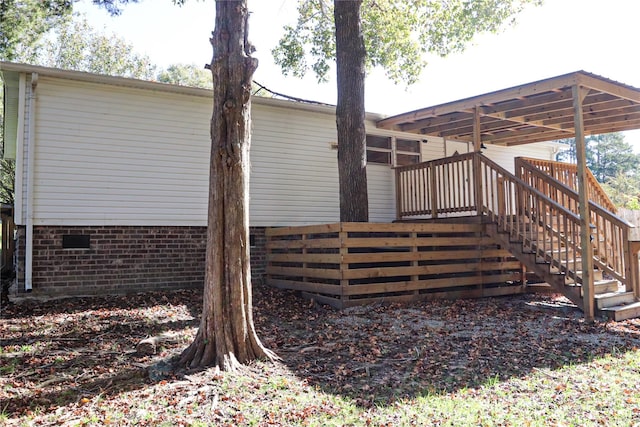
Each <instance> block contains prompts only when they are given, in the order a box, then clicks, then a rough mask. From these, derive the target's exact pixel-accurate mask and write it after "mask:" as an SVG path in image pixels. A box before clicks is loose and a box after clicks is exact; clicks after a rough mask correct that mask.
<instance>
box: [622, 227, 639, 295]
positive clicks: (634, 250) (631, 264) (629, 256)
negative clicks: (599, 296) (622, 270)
mask: <svg viewBox="0 0 640 427" xmlns="http://www.w3.org/2000/svg"><path fill="white" fill-rule="evenodd" d="M625 247H626V248H627V251H625V252H626V254H625V266H627V271H628V277H629V281H628V283H627V285H626V286H625V289H626V291H627V292H629V291H633V295H634V296H635V297H636V299H637V298H640V262H639V261H638V252H640V242H638V241H630V240H628V239H627V244H626V246H625Z"/></svg>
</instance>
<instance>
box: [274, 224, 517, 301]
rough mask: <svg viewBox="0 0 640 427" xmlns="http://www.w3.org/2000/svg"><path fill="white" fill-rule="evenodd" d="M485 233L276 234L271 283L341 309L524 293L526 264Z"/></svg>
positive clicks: (311, 230) (348, 228)
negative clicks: (499, 291)
mask: <svg viewBox="0 0 640 427" xmlns="http://www.w3.org/2000/svg"><path fill="white" fill-rule="evenodd" d="M485 227H486V225H485V224H482V223H481V222H469V223H464V222H463V223H461V222H455V223H452V222H450V221H449V222H444V221H443V222H420V223H383V224H378V223H340V224H325V225H319V226H303V227H281V228H278V229H270V230H267V233H266V236H267V245H266V246H267V283H268V284H270V285H272V286H276V287H279V288H286V289H293V290H298V291H302V292H303V293H304V294H305V295H307V296H309V297H311V298H314V299H316V300H317V301H318V302H321V303H326V304H330V305H332V306H334V307H338V308H340V307H347V306H350V305H354V304H366V303H368V302H370V301H372V300H374V299H379V298H383V299H384V298H396V297H401V299H409V300H411V299H412V298H415V299H424V293H434V292H437V293H442V294H443V295H444V294H447V292H449V291H448V290H450V292H455V293H456V294H459V293H460V292H461V291H462V290H464V289H465V288H467V289H468V290H469V291H472V293H471V294H472V295H476V294H478V295H482V294H483V292H484V291H483V287H485V286H489V287H490V288H493V287H504V286H506V287H507V288H509V289H511V291H510V292H511V293H514V292H521V291H522V289H523V288H522V287H521V286H513V284H514V283H521V281H522V280H523V279H524V272H523V269H522V264H521V263H520V262H519V261H517V260H515V259H514V258H513V257H512V256H511V254H510V253H509V252H507V251H505V250H504V249H501V248H500V247H499V246H497V245H496V243H495V242H494V241H493V240H492V239H491V238H489V237H488V236H486V233H485V231H486V230H485ZM328 233H334V236H337V237H333V236H332V237H327V234H328ZM505 292H506V291H505ZM403 293H404V294H407V295H402V294H403ZM507 293H508V292H507Z"/></svg>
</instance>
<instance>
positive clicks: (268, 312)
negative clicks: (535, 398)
mask: <svg viewBox="0 0 640 427" xmlns="http://www.w3.org/2000/svg"><path fill="white" fill-rule="evenodd" d="M254 308H255V309H254V318H255V323H256V328H257V330H258V334H259V336H260V337H261V338H262V340H263V342H264V343H265V345H266V346H267V347H268V348H270V349H272V350H274V351H275V352H276V353H277V354H278V355H279V356H280V357H281V358H282V362H279V363H281V364H282V366H285V367H286V368H287V369H288V370H289V371H290V372H292V373H293V374H294V375H295V376H296V377H297V378H298V379H300V380H301V381H302V382H305V383H307V384H309V385H311V386H313V387H317V388H319V389H321V390H322V391H324V392H326V393H329V394H334V395H341V396H347V397H349V398H353V399H354V401H355V402H356V404H357V405H359V406H362V407H370V406H372V405H380V404H382V405H386V404H390V403H392V402H394V401H395V400H397V399H400V398H414V397H417V396H423V395H426V394H434V393H436V394H437V393H446V392H452V391H456V390H460V389H463V388H470V387H477V386H480V385H483V384H489V383H492V382H495V381H497V380H504V379H507V378H510V377H524V376H527V375H529V374H531V373H532V372H533V371H536V370H542V369H556V368H560V367H562V366H566V365H576V364H580V363H583V362H588V361H590V360H592V359H593V358H597V357H601V356H605V355H608V354H618V353H624V352H627V351H630V350H632V349H635V348H637V347H640V322H638V321H637V320H633V321H627V322H620V323H612V322H597V323H595V324H586V323H584V322H583V320H582V315H581V312H580V311H579V310H577V309H576V308H575V307H574V306H572V305H571V304H569V303H567V302H566V300H564V299H562V298H560V297H554V296H540V295H538V296H536V295H522V296H515V297H503V298H491V299H480V300H458V301H437V302H424V303H416V304H410V305H399V304H379V305H374V306H365V307H356V308H351V309H347V310H344V311H336V310H334V309H331V308H329V307H324V306H319V305H317V304H314V303H312V302H310V301H307V300H303V299H301V298H299V297H298V296H297V295H296V294H295V293H293V292H289V291H282V290H276V289H271V288H264V287H257V288H256V289H255V291H254ZM201 309H202V298H201V291H199V290H190V291H179V292H166V293H150V294H146V295H136V296H118V297H109V298H85V299H69V300H56V301H47V302H38V301H27V302H24V303H23V304H20V305H15V306H13V307H11V308H10V309H8V310H3V313H2V317H3V322H2V325H0V333H1V334H2V337H3V341H2V352H0V374H1V375H0V386H2V388H1V389H0V397H2V401H3V405H5V406H4V408H3V410H4V411H5V412H7V413H9V414H11V415H12V416H13V417H20V416H21V415H23V414H26V413H29V412H30V411H33V410H35V409H36V408H39V410H43V411H47V410H51V411H56V410H61V409H60V408H64V407H65V405H68V404H71V403H75V404H79V403H81V402H82V401H83V400H84V399H88V400H91V399H92V398H94V397H96V396H101V397H103V398H105V399H108V398H109V397H110V396H117V395H119V394H121V393H123V392H125V391H130V390H139V389H143V388H147V387H153V385H154V384H157V382H158V381H162V380H161V379H162V378H166V380H167V381H169V382H171V381H183V380H184V376H183V374H182V373H178V374H172V373H170V372H168V373H166V376H165V377H163V376H162V375H160V376H158V377H157V379H156V380H155V381H152V380H150V379H149V375H148V370H149V367H150V366H154V364H156V363H157V362H158V361H161V360H165V359H167V358H169V357H171V356H175V355H177V354H179V352H180V351H181V350H182V349H184V348H185V347H186V346H187V345H188V343H189V342H190V340H191V339H192V337H193V335H194V333H195V330H196V329H195V328H196V327H197V320H196V319H197V318H198V317H199V315H200V312H201ZM167 332H169V333H175V334H178V335H180V336H181V337H182V339H181V340H177V341H176V342H172V343H169V344H167V345H166V346H164V348H161V349H160V350H159V352H158V353H157V354H154V355H148V356H146V355H139V354H137V353H135V346H136V344H137V343H138V341H139V340H140V339H143V338H145V337H148V336H154V335H158V334H161V333H167ZM264 375H269V373H268V372H267V373H265V374H264ZM214 379H215V378H214ZM207 381H212V380H211V379H209V380H207ZM168 404H169V403H168Z"/></svg>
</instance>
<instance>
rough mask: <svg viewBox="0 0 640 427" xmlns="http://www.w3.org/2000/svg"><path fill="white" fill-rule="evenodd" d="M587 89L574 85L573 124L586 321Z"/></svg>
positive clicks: (590, 304) (590, 305) (589, 291)
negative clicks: (585, 124) (584, 110)
mask: <svg viewBox="0 0 640 427" xmlns="http://www.w3.org/2000/svg"><path fill="white" fill-rule="evenodd" d="M588 92H589V90H588V89H585V88H583V87H580V86H578V85H574V86H573V87H572V94H573V124H574V127H575V138H576V158H577V160H578V171H577V172H578V173H577V175H578V199H579V203H580V206H579V212H580V247H581V250H582V293H583V297H582V309H583V311H584V318H585V320H586V321H588V322H593V320H594V314H595V313H594V298H593V297H594V285H593V246H592V245H591V227H590V218H591V215H590V213H589V193H588V189H587V185H588V183H587V152H586V147H585V142H584V118H583V116H582V101H584V98H585V96H587V93H588Z"/></svg>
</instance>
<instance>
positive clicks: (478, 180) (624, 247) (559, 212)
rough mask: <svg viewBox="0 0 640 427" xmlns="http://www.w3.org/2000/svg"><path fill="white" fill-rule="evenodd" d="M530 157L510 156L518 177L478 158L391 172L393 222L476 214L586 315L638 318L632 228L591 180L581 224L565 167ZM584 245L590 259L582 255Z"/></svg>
mask: <svg viewBox="0 0 640 427" xmlns="http://www.w3.org/2000/svg"><path fill="white" fill-rule="evenodd" d="M529 160H530V159H522V158H519V159H516V175H517V176H516V175H514V174H512V173H510V172H509V171H507V170H506V169H504V168H502V167H501V166H499V165H498V164H496V163H495V162H493V161H491V160H490V159H488V158H487V157H485V156H483V155H482V154H480V153H468V154H463V155H458V156H452V157H448V158H445V159H438V160H435V161H432V162H425V163H422V164H418V165H411V166H407V167H402V168H397V169H396V174H397V175H396V183H397V197H398V200H397V203H398V219H404V218H405V217H406V218H410V217H416V216H429V217H431V218H437V217H438V215H443V214H447V215H450V214H455V215H459V214H471V215H473V214H475V215H478V216H482V217H483V218H484V221H485V223H486V230H487V231H486V232H487V234H488V235H489V236H490V237H491V238H492V239H493V240H494V241H495V242H496V243H498V244H500V245H501V246H502V247H503V248H505V249H508V250H509V251H510V252H511V254H513V256H514V257H516V258H517V259H518V260H519V261H520V262H521V263H522V264H523V265H524V266H526V268H527V269H528V270H529V271H531V272H533V273H535V274H536V275H537V276H538V277H539V278H541V279H542V280H544V281H545V282H546V283H548V284H549V286H551V287H552V288H553V289H554V290H555V291H556V292H559V293H562V294H563V295H565V296H566V297H567V298H569V299H570V300H571V301H572V302H573V303H575V304H576V305H577V306H578V307H580V308H581V309H582V310H583V311H584V312H585V316H587V317H590V316H595V315H602V316H607V317H609V318H611V319H614V320H623V319H628V318H632V317H640V298H639V297H640V286H639V283H638V282H639V280H638V275H639V273H638V257H637V251H635V250H634V248H636V247H637V246H636V245H632V244H631V243H632V242H630V241H629V234H630V233H629V231H630V228H631V227H633V226H632V225H630V224H629V223H627V222H626V221H624V220H623V219H621V218H619V217H617V216H616V215H615V212H614V211H613V210H614V209H615V207H613V204H611V203H610V201H609V199H608V198H607V197H606V195H605V194H604V191H602V189H601V188H600V187H599V185H598V184H597V181H596V180H595V179H589V180H588V185H589V188H588V194H589V197H590V199H591V200H593V199H595V200H597V203H596V202H593V201H591V202H590V204H589V211H590V214H589V215H590V218H589V221H588V222H585V221H583V220H582V219H581V218H580V216H579V210H578V206H579V197H578V192H577V191H576V189H577V187H576V186H577V179H576V178H575V176H573V175H572V174H574V173H575V172H574V171H572V170H571V165H568V166H564V165H565V164H561V163H559V162H545V161H539V160H536V161H529ZM574 169H575V168H574ZM602 205H606V207H603V206H602ZM585 223H587V224H589V230H587V232H584V230H583V229H582V228H583V225H584V224H585ZM582 236H587V237H586V238H588V239H589V243H588V244H586V245H582ZM583 248H587V250H588V252H592V257H589V256H587V257H586V258H584V257H583V256H582V252H583ZM585 273H586V274H585ZM583 276H586V277H585V278H583ZM585 295H587V297H585Z"/></svg>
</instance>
